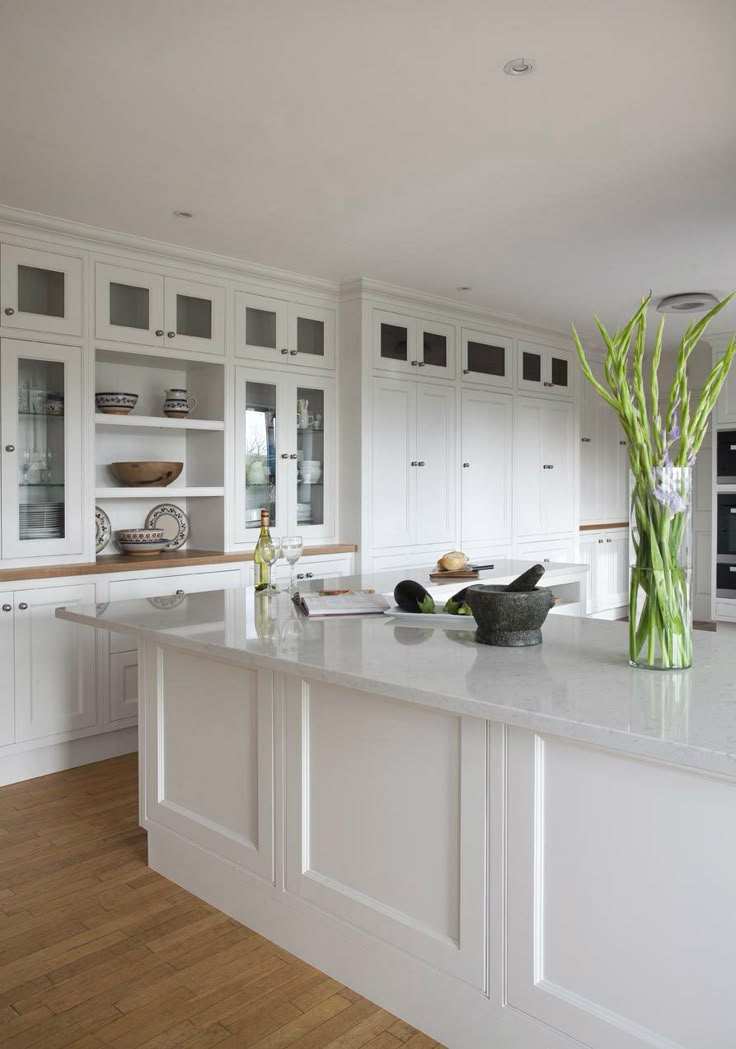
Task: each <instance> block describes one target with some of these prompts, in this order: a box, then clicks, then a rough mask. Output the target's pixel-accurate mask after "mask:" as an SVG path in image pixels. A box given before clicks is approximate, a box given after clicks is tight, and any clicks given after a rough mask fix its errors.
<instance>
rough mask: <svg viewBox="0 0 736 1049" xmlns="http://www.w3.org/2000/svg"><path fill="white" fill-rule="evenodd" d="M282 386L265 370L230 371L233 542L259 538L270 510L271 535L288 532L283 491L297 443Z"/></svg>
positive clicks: (286, 485)
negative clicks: (232, 376) (263, 514)
mask: <svg viewBox="0 0 736 1049" xmlns="http://www.w3.org/2000/svg"><path fill="white" fill-rule="evenodd" d="M285 381H286V380H285V377H283V378H282V377H278V378H277V379H274V377H273V373H271V372H268V371H266V370H263V371H259V370H258V369H257V368H236V369H235V457H234V460H235V470H236V474H235V502H236V515H237V516H236V524H235V537H236V540H237V541H239V542H241V543H242V542H253V543H255V542H256V540H257V539H258V531H259V529H260V527H261V510H269V511H270V514H271V531H272V532H273V533H274V534H275V535H280V534H281V531H282V530H283V529H284V528H287V527H288V526H287V503H288V491H287V488H288V478H289V476H291V475H293V474H294V473H295V467H296V447H295V444H296V439H295V437H294V426H295V422H294V420H293V418H291V417H290V416H289V415H288V414H287V394H286V392H285V385H284V384H285ZM290 455H293V456H294V460H293V461H292V460H290V458H289V457H290ZM290 462H291V469H290Z"/></svg>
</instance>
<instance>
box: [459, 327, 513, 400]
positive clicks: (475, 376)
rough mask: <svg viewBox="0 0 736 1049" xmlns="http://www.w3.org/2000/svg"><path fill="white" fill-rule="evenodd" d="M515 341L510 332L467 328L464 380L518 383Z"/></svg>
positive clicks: (465, 330)
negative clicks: (514, 365)
mask: <svg viewBox="0 0 736 1049" xmlns="http://www.w3.org/2000/svg"><path fill="white" fill-rule="evenodd" d="M513 347H514V341H513V339H512V338H510V337H509V336H507V335H496V334H493V333H492V332H487V331H473V330H472V329H470V328H463V335H462V350H463V353H462V356H463V369H462V370H463V382H472V383H477V384H478V385H481V386H502V387H510V386H512V385H513V382H514V371H513V360H514V358H513Z"/></svg>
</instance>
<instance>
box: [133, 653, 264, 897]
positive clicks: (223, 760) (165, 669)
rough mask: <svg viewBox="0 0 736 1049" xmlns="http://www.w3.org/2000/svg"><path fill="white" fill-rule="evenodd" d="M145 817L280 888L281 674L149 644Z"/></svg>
mask: <svg viewBox="0 0 736 1049" xmlns="http://www.w3.org/2000/svg"><path fill="white" fill-rule="evenodd" d="M146 697H147V701H146V747H147V754H148V767H147V783H146V815H147V818H148V819H149V820H151V821H154V822H156V823H159V824H161V825H162V826H164V827H168V828H169V829H170V830H173V831H176V832H177V833H178V834H182V835H184V837H186V838H188V839H189V840H191V841H194V842H197V843H198V844H200V845H202V846H203V847H205V848H207V849H211V850H212V851H213V852H215V853H216V854H218V855H220V856H224V857H226V858H227V859H229V860H230V861H231V862H233V863H236V864H238V865H239V866H242V867H245V868H246V869H248V870H250V871H252V872H254V873H256V874H259V875H260V876H261V877H264V878H267V879H268V880H273V871H274V868H273V675H272V674H271V673H270V672H267V671H260V670H250V669H248V668H245V667H242V666H235V665H232V664H229V663H225V662H220V661H214V660H211V661H208V660H202V659H198V658H197V657H196V656H192V655H190V654H189V653H186V652H184V651H182V650H180V649H175V648H168V647H167V648H164V647H157V646H151V647H150V651H149V653H148V655H147V664H146Z"/></svg>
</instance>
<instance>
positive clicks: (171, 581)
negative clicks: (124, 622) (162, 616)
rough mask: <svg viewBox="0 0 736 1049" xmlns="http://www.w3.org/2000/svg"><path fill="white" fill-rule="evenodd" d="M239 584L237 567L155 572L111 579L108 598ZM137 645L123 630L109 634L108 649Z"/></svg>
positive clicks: (227, 587) (228, 587) (124, 649)
mask: <svg viewBox="0 0 736 1049" xmlns="http://www.w3.org/2000/svg"><path fill="white" fill-rule="evenodd" d="M241 585H242V575H241V570H240V569H239V568H232V569H228V570H226V571H223V572H201V573H198V574H191V575H179V574H177V575H163V573H160V572H157V573H156V574H155V575H150V576H145V577H144V578H143V579H140V578H139V579H115V580H113V581H112V582H111V583H110V586H109V596H110V601H130V600H133V599H134V598H141V597H143V598H145V597H168V596H170V595H171V594H176V593H177V591H179V590H181V591H183V592H184V593H185V594H198V593H202V592H204V591H206V590H233V589H235V588H236V587H239V586H241ZM136 647H137V646H136V643H135V641H134V639H133V638H131V637H128V636H126V635H125V634H111V635H110V652H132V651H134V650H135V649H136Z"/></svg>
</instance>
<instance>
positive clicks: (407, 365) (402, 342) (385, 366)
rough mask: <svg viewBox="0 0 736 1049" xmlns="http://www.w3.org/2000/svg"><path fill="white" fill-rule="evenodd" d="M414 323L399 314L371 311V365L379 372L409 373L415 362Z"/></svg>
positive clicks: (409, 318)
mask: <svg viewBox="0 0 736 1049" xmlns="http://www.w3.org/2000/svg"><path fill="white" fill-rule="evenodd" d="M416 336H417V329H416V321H415V320H414V318H413V317H407V316H404V314H401V313H389V312H387V311H386V310H374V311H373V365H374V367H375V368H380V369H381V371H389V372H404V373H406V372H409V371H411V369H412V362H413V361H414V362H416V361H417V359H418V358H417V351H416Z"/></svg>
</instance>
